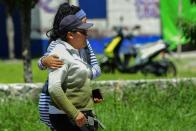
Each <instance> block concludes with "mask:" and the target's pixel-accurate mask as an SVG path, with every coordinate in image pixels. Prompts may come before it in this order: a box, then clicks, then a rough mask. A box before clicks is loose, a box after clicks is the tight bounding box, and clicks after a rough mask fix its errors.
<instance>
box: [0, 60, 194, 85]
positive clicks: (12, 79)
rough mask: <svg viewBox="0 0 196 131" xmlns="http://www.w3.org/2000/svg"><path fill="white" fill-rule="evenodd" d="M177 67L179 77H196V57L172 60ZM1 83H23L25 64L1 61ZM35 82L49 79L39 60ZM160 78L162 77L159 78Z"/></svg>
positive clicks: (122, 76)
mask: <svg viewBox="0 0 196 131" xmlns="http://www.w3.org/2000/svg"><path fill="white" fill-rule="evenodd" d="M172 60H173V61H174V63H175V64H176V66H177V70H178V74H177V77H196V57H194V58H186V59H176V58H175V59H174V58H173V59H172ZM0 69H1V73H0V83H17V82H24V81H23V62H22V61H21V60H14V61H3V60H0ZM32 69H33V81H34V82H44V81H45V80H46V78H47V71H41V70H39V69H38V67H37V59H33V61H32ZM155 78H158V77H155V76H152V75H150V76H144V75H143V74H141V73H137V74H122V73H118V72H116V73H115V74H104V73H102V75H101V77H99V78H98V79H97V80H131V79H155ZM159 78H160V77H159Z"/></svg>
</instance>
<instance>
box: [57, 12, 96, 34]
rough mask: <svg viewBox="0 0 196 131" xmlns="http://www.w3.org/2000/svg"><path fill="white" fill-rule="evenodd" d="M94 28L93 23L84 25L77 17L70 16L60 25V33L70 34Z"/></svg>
mask: <svg viewBox="0 0 196 131" xmlns="http://www.w3.org/2000/svg"><path fill="white" fill-rule="evenodd" d="M92 26H93V24H92V23H83V22H82V21H81V20H80V19H79V18H78V17H77V16H75V15H68V16H65V17H64V18H63V19H62V20H61V22H60V24H59V31H60V32H64V31H65V32H68V31H73V30H75V29H81V30H88V29H89V28H91V27H92Z"/></svg>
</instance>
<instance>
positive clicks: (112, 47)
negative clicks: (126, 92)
mask: <svg viewBox="0 0 196 131" xmlns="http://www.w3.org/2000/svg"><path fill="white" fill-rule="evenodd" d="M138 28H139V27H135V28H133V30H137V29H138ZM133 37H134V35H133V34H129V35H124V34H123V32H122V28H120V29H119V30H118V34H117V35H116V36H115V37H113V39H112V40H111V41H110V42H109V43H108V44H107V46H106V47H105V48H104V57H102V59H101V60H100V67H101V69H102V72H104V73H115V71H116V70H118V71H119V72H121V73H137V72H141V73H143V74H144V75H148V74H154V75H156V76H169V75H170V76H176V73H177V70H176V66H175V64H174V63H173V62H172V61H170V60H169V59H168V58H166V57H165V53H169V50H168V45H167V44H166V43H165V42H164V41H163V40H158V41H156V42H152V43H148V44H145V45H142V46H131V48H130V49H129V52H128V53H126V54H123V56H124V58H122V55H121V54H120V47H121V46H122V43H123V40H124V39H130V40H131V39H132V38H133ZM161 54H162V57H161V58H160V59H156V58H157V57H158V56H160V55H161ZM131 58H132V59H134V64H132V65H130V64H129V63H130V59H131Z"/></svg>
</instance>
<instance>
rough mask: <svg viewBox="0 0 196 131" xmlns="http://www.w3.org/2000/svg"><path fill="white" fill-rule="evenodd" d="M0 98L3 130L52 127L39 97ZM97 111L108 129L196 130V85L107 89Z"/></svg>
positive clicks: (23, 130)
mask: <svg viewBox="0 0 196 131" xmlns="http://www.w3.org/2000/svg"><path fill="white" fill-rule="evenodd" d="M0 100H1V101H0V107H1V108H0V129H1V131H35V130H36V131H49V129H47V128H46V127H45V125H43V124H41V123H40V122H39V117H38V110H37V101H36V102H35V101H32V100H29V99H19V98H7V97H3V96H2V95H1V99H0ZM95 112H96V114H97V116H98V117H99V119H100V120H101V121H102V122H103V123H104V125H105V126H106V131H186V130H187V131H195V130H196V85H193V84H192V83H191V82H189V83H179V84H177V85H171V84H168V86H167V88H160V87H157V86H156V85H154V84H149V85H146V86H145V87H137V88H126V89H121V88H120V89H119V88H116V90H114V92H109V91H104V101H103V102H102V103H101V104H96V105H95Z"/></svg>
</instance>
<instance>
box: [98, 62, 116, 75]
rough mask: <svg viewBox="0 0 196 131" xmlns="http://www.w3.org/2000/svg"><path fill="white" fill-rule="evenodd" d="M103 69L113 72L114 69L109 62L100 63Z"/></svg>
mask: <svg viewBox="0 0 196 131" xmlns="http://www.w3.org/2000/svg"><path fill="white" fill-rule="evenodd" d="M100 67H101V71H102V72H103V73H113V72H114V69H113V68H112V67H111V65H110V63H109V62H105V63H101V64H100Z"/></svg>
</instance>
